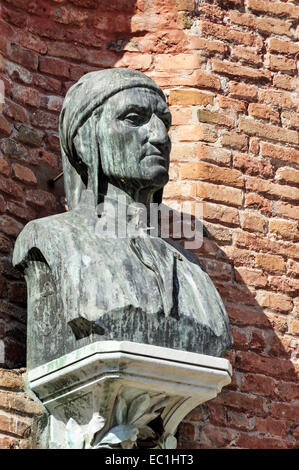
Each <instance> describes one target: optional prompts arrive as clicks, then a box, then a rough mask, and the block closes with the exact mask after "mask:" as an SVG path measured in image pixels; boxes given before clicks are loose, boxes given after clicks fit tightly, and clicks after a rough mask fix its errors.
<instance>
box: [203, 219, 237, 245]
mask: <svg viewBox="0 0 299 470" xmlns="http://www.w3.org/2000/svg"><path fill="white" fill-rule="evenodd" d="M205 229H206V231H207V232H208V233H209V237H210V238H213V240H216V241H217V242H225V243H231V241H232V231H231V229H229V228H227V227H222V226H221V225H215V224H213V223H209V222H205Z"/></svg>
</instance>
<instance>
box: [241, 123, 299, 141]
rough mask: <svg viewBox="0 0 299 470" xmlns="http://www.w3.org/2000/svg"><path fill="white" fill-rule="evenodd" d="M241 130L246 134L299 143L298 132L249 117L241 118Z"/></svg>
mask: <svg viewBox="0 0 299 470" xmlns="http://www.w3.org/2000/svg"><path fill="white" fill-rule="evenodd" d="M239 130H240V131H241V132H242V131H243V132H245V133H246V134H249V135H254V136H258V137H264V138H266V139H271V140H278V141H280V142H287V143H289V144H299V138H298V132H296V131H292V130H289V129H282V128H281V127H278V126H272V125H269V124H261V123H260V122H256V121H254V120H253V119H250V118H247V117H241V118H240V120H239Z"/></svg>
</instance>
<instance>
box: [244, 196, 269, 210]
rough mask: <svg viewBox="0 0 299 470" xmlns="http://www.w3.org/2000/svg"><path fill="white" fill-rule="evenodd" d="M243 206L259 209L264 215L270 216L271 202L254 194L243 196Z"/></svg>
mask: <svg viewBox="0 0 299 470" xmlns="http://www.w3.org/2000/svg"><path fill="white" fill-rule="evenodd" d="M244 206H245V207H249V208H251V209H259V210H260V211H261V212H262V213H264V214H267V215H269V214H272V201H269V200H268V199H265V198H264V197H262V196H260V195H259V194H256V193H247V194H245V200H244Z"/></svg>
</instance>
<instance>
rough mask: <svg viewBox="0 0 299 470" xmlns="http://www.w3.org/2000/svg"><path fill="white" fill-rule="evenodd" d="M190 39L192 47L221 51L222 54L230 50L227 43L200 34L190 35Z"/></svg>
mask: <svg viewBox="0 0 299 470" xmlns="http://www.w3.org/2000/svg"><path fill="white" fill-rule="evenodd" d="M188 39H189V47H190V49H199V50H204V51H208V52H219V53H220V54H225V53H226V52H227V51H228V47H227V45H226V44H224V43H223V42H221V41H213V40H209V39H205V38H201V37H198V36H189V38H188Z"/></svg>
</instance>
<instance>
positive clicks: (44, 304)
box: [14, 69, 232, 369]
mask: <svg viewBox="0 0 299 470" xmlns="http://www.w3.org/2000/svg"><path fill="white" fill-rule="evenodd" d="M170 123H171V117H170V113H169V110H168V108H167V105H166V102H165V98H164V95H163V92H162V90H161V89H160V88H159V87H158V86H157V85H156V84H155V83H154V82H153V81H152V80H151V79H150V78H148V77H147V76H145V75H144V74H142V73H140V72H136V71H133V70H130V69H111V70H103V71H99V72H92V73H89V74H87V75H85V76H83V77H82V78H81V79H80V80H79V81H78V82H77V83H76V84H75V85H74V86H73V87H72V88H70V90H69V91H68V93H67V95H66V98H65V101H64V106H63V109H62V112H61V116H60V139H61V149H62V158H63V169H64V179H65V189H66V196H67V201H68V207H69V211H68V212H66V213H64V214H59V215H55V216H51V217H46V218H43V219H39V220H35V221H32V222H29V223H28V224H27V225H26V227H25V228H24V230H23V231H22V233H21V234H20V236H19V238H18V240H17V242H16V246H15V251H14V264H15V265H16V266H19V267H20V268H21V269H23V271H24V273H25V278H26V281H27V286H28V368H29V369H31V368H33V367H36V366H38V365H40V364H43V363H45V362H48V361H50V360H52V359H55V358H57V357H60V356H62V355H64V354H66V353H68V352H70V351H73V350H75V349H78V348H80V347H82V346H84V345H86V344H89V343H92V342H94V341H99V340H103V341H105V340H108V339H115V340H127V341H134V342H139V343H147V344H153V345H158V346H164V347H169V348H175V349H182V350H187V351H194V352H199V353H203V354H209V355H213V356H220V355H222V354H223V352H224V351H225V350H226V349H227V348H228V347H229V346H230V345H231V342H232V339H231V332H230V328H229V322H228V317H227V313H226V311H225V308H224V306H223V303H222V301H221V298H220V296H219V294H218V292H217V291H216V289H215V287H214V285H213V283H212V281H211V280H210V278H209V276H208V275H207V274H206V272H205V271H204V270H203V268H202V267H201V265H200V263H199V261H198V259H197V257H196V256H195V255H193V254H192V253H191V252H188V251H187V250H185V249H184V248H182V247H181V246H180V245H177V244H175V243H174V242H173V241H170V240H168V239H167V240H166V239H162V238H160V237H153V236H150V235H149V234H146V236H144V233H146V230H145V226H144V224H142V223H141V222H140V220H141V219H142V217H141V219H140V207H139V206H138V203H142V204H143V205H144V207H145V208H146V209H148V208H149V207H150V204H151V203H153V202H157V203H160V202H161V199H162V192H163V187H164V185H165V184H166V183H167V181H168V167H169V153H170V140H169V137H168V130H169V126H170ZM119 196H122V201H124V206H125V208H127V207H128V206H129V205H131V206H130V212H129V213H128V214H127V215H126V219H125V225H130V224H132V222H133V224H135V226H136V227H137V235H136V233H135V235H134V236H131V235H130V234H129V235H127V236H125V237H120V236H111V237H110V236H109V237H107V236H103V232H102V231H101V230H100V229H101V228H103V227H105V226H106V225H108V223H109V220H110V219H111V217H114V218H116V216H118V214H119V212H120V211H121V210H122V209H123V208H122V206H119V205H117V200H118V197H119ZM132 203H133V206H132ZM99 204H102V206H101V207H102V209H101V212H100V214H99V211H98V210H97V207H98V205H99ZM113 210H114V215H113V216H112V215H111V214H113ZM138 229H140V236H139V235H138Z"/></svg>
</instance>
